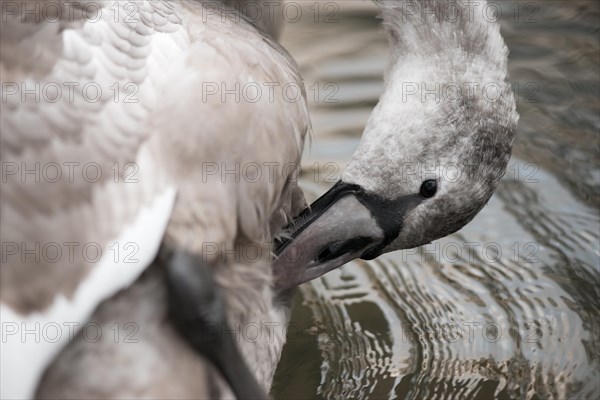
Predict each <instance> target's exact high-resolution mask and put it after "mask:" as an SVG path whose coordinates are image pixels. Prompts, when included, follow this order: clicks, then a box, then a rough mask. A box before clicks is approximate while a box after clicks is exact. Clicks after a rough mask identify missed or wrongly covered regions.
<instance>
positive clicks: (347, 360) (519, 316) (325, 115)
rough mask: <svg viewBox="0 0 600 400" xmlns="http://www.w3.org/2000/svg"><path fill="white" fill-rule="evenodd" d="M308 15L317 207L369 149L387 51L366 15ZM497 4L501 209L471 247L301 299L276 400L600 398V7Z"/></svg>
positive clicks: (347, 273) (332, 278)
mask: <svg viewBox="0 0 600 400" xmlns="http://www.w3.org/2000/svg"><path fill="white" fill-rule="evenodd" d="M301 4H303V12H304V18H303V19H302V20H301V21H300V22H298V23H292V24H288V26H287V27H286V31H285V33H284V43H285V45H286V47H287V48H288V49H290V51H291V52H292V54H293V55H294V56H295V57H296V59H297V60H298V62H299V63H300V65H301V67H302V70H303V73H304V76H305V78H306V82H307V87H308V89H309V96H312V98H313V104H312V105H311V107H312V118H313V123H314V128H315V140H314V142H313V144H312V148H311V149H310V151H307V153H306V155H305V160H304V175H303V186H304V188H305V189H306V193H307V196H308V197H309V198H310V199H311V200H312V199H314V198H316V197H317V196H318V195H319V194H321V193H323V192H324V191H325V190H326V188H327V187H328V186H329V185H331V184H332V183H333V182H335V181H336V180H337V177H338V174H339V172H340V171H341V170H342V169H343V167H344V165H345V163H346V162H347V160H348V159H349V157H350V156H351V154H352V153H353V151H354V149H355V148H356V146H357V144H358V140H359V138H360V134H361V133H362V129H363V127H364V124H365V122H366V119H367V118H368V115H369V113H370V110H371V109H372V107H373V106H374V105H375V104H376V101H377V98H378V96H379V94H380V93H381V90H382V87H383V85H382V73H383V70H384V67H385V61H386V54H387V42H386V39H385V36H384V35H383V33H382V32H381V29H380V27H379V24H378V21H377V20H376V19H375V12H376V10H375V8H374V7H373V6H372V4H370V3H369V2H366V1H346V2H338V3H333V2H326V1H322V2H321V4H320V7H319V10H320V13H319V15H317V16H315V11H314V6H313V9H309V6H311V5H314V3H313V2H303V3H301ZM496 4H499V6H500V7H501V10H502V28H503V34H504V37H505V40H506V42H507V44H508V46H509V48H510V50H511V54H510V64H509V66H510V74H511V80H512V81H513V82H515V84H514V88H515V92H516V93H517V96H518V111H519V113H520V115H521V119H520V123H519V132H518V138H517V141H516V143H515V148H514V152H513V154H514V157H513V161H512V163H511V166H510V168H509V170H508V172H507V174H506V176H505V178H504V180H503V181H502V183H501V185H500V187H499V189H498V191H497V193H496V195H495V196H494V197H493V199H492V201H491V202H490V203H489V205H488V206H487V207H486V208H485V209H484V210H483V211H482V212H481V213H480V214H479V216H478V217H477V218H476V219H475V220H474V221H473V222H471V223H470V224H469V225H468V226H467V227H465V228H464V229H463V230H461V231H460V232H459V233H456V234H454V235H452V236H450V237H448V238H446V239H444V240H440V241H438V242H436V243H433V244H430V245H428V246H425V247H423V248H421V249H417V250H413V251H405V252H399V253H394V254H389V255H386V256H383V257H380V258H379V259H377V260H375V261H372V262H364V261H358V262H353V263H350V264H348V265H346V266H344V267H343V268H341V269H340V270H338V271H334V272H332V273H330V274H328V275H327V276H325V277H323V278H322V279H319V280H317V281H314V282H311V283H309V284H305V285H304V286H302V287H301V289H300V290H299V293H298V296H297V298H296V306H295V308H294V312H293V317H292V324H293V325H292V327H290V329H289V331H288V344H287V345H286V347H285V349H284V353H283V356H282V361H281V363H280V365H279V367H278V371H277V374H276V377H275V381H274V385H273V390H272V395H273V396H274V397H275V398H276V399H300V398H319V399H321V398H323V399H325V398H326V399H375V398H377V399H379V398H381V399H387V398H390V399H392V398H399V399H405V398H407V399H492V398H498V399H552V398H556V399H598V398H600V315H599V314H600V261H599V260H600V245H599V236H600V212H599V207H598V206H599V204H598V203H599V201H600V136H599V130H600V117H599V113H600V110H599V109H600V100H599V99H600V76H599V75H600V45H599V28H598V26H599V18H600V7H599V4H600V3H599V2H597V1H537V2H531V1H528V2H512V1H506V2H503V3H501V4H500V3H496ZM515 10H518V14H517V13H516V12H515ZM331 12H333V15H332V16H331V18H330V19H329V20H328V21H329V22H330V23H325V22H324V20H325V19H326V17H327V16H328V15H329V14H330V13H331ZM315 19H316V20H318V21H320V23H315V22H314V21H315ZM315 82H317V84H316V85H317V86H314V85H315ZM329 82H332V83H333V84H334V85H331V86H327V83H329ZM311 87H312V88H311ZM317 87H318V88H319V91H318V92H317ZM328 96H329V97H328ZM315 97H316V98H315ZM314 100H317V101H314ZM336 100H337V102H336Z"/></svg>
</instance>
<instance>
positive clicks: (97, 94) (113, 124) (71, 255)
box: [0, 1, 187, 398]
mask: <svg viewBox="0 0 600 400" xmlns="http://www.w3.org/2000/svg"><path fill="white" fill-rule="evenodd" d="M57 6H60V7H61V8H57ZM0 26H1V35H0V38H1V39H0V56H1V57H0V74H1V75H0V76H1V80H2V97H3V98H2V102H1V104H0V106H1V108H2V109H1V113H0V133H1V135H0V140H1V147H0V158H1V163H2V190H1V192H0V213H1V216H2V224H1V226H0V230H1V237H2V249H1V250H2V251H1V254H2V260H1V261H2V264H1V269H0V274H1V280H0V287H1V289H2V290H1V291H0V300H1V305H0V320H1V321H0V322H1V324H2V343H1V354H2V356H1V371H2V373H1V381H0V387H1V388H2V389H1V397H2V398H28V397H31V396H32V394H33V391H34V390H35V386H36V384H37V381H38V379H39V378H40V375H41V374H42V373H43V370H44V368H45V366H46V365H47V364H48V363H49V362H50V360H51V359H52V357H53V356H54V355H55V354H56V353H57V352H58V351H59V350H60V349H61V348H62V346H63V345H64V344H65V343H67V342H68V341H69V339H70V338H72V336H73V335H74V333H76V332H77V331H78V329H79V328H81V327H82V326H84V324H85V322H86V321H87V319H88V317H89V316H90V314H91V313H92V312H93V310H94V309H95V307H96V306H97V305H98V303H100V302H101V301H102V300H103V299H106V298H107V297H109V296H111V295H113V294H114V293H116V292H117V291H118V290H120V289H122V288H124V287H127V286H128V285H130V284H131V283H132V282H133V281H134V280H135V279H136V278H137V277H138V276H139V274H140V273H141V272H142V271H143V270H144V269H145V267H146V266H147V265H148V264H149V263H150V262H151V260H152V259H153V257H154V255H155V253H156V251H157V249H158V246H159V245H160V241H161V238H162V236H163V233H164V230H165V226H166V224H167V221H168V219H169V216H170V214H171V209H172V205H173V202H174V198H175V192H176V190H175V188H174V187H173V186H171V184H170V182H169V181H168V179H167V178H166V177H165V176H164V174H163V173H162V169H161V168H160V165H157V161H155V160H156V158H155V157H154V154H155V152H156V149H155V147H154V146H153V140H152V138H153V135H152V126H151V123H149V122H148V121H149V119H150V118H149V115H151V114H152V113H155V112H156V106H155V104H156V103H158V102H157V98H158V97H159V96H160V93H157V90H156V88H158V87H161V84H164V82H162V81H161V79H162V71H164V70H165V69H166V68H167V66H168V64H169V62H170V61H171V60H172V58H174V57H177V55H178V52H181V51H182V49H184V48H185V47H186V40H187V39H186V35H185V33H184V32H183V29H182V28H181V25H180V21H179V19H178V17H177V15H176V13H175V12H174V10H173V9H172V8H171V5H169V3H166V2H159V1H151V2H101V3H100V2H96V1H93V2H92V1H90V2H86V1H80V2H74V3H70V2H58V3H52V5H51V6H50V5H49V3H45V2H41V1H40V2H33V1H32V2H18V3H17V2H15V3H10V4H9V3H7V4H3V7H2V23H1V25H0ZM102 334H104V335H106V334H108V333H107V332H104V333H102ZM94 335H95V333H94ZM94 340H96V339H94Z"/></svg>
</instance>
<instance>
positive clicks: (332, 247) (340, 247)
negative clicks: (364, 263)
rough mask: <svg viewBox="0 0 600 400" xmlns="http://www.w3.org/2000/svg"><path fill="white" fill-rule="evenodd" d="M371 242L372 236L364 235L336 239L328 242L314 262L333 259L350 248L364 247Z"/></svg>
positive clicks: (349, 250) (348, 251)
mask: <svg viewBox="0 0 600 400" xmlns="http://www.w3.org/2000/svg"><path fill="white" fill-rule="evenodd" d="M372 242H373V239H372V238H369V237H364V236H359V237H355V238H352V239H350V240H338V241H336V242H333V243H330V244H328V245H327V246H326V247H325V248H324V249H323V250H321V252H320V253H319V254H318V255H317V258H316V259H315V262H317V263H323V262H326V261H330V260H334V259H336V258H338V257H341V256H343V255H344V254H347V253H350V252H351V251H352V250H355V249H361V248H364V247H365V246H367V245H368V244H370V243H372Z"/></svg>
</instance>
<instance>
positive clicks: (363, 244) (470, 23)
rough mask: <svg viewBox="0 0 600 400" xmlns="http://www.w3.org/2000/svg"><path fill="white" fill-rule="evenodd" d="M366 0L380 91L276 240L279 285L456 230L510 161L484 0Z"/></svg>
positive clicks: (509, 106)
mask: <svg viewBox="0 0 600 400" xmlns="http://www.w3.org/2000/svg"><path fill="white" fill-rule="evenodd" d="M377 3H378V5H379V6H380V8H381V10H382V15H383V20H384V23H385V25H386V27H387V29H388V31H389V36H390V46H391V57H390V62H389V66H388V69H387V71H386V78H385V81H386V85H385V91H384V93H383V95H382V96H381V99H380V101H379V104H378V105H377V106H376V107H375V109H374V111H373V113H372V115H371V117H370V119H369V121H368V123H367V126H366V129H365V132H364V134H363V137H362V140H361V143H360V145H359V148H358V150H357V151H356V153H355V154H354V156H353V157H352V161H351V162H350V164H349V165H348V167H347V169H346V170H345V172H344V173H343V175H342V179H341V180H340V181H339V182H338V183H337V184H336V185H335V186H334V187H333V188H332V189H331V190H329V191H328V192H327V193H325V194H324V195H323V196H322V197H321V198H319V199H318V200H317V201H315V202H314V203H313V204H312V205H311V207H309V209H307V210H305V211H304V212H303V213H302V214H301V215H300V216H299V217H298V218H297V219H296V220H295V221H294V222H293V223H292V224H291V225H290V227H289V228H288V236H287V238H286V239H285V240H284V241H283V242H281V243H280V244H279V246H278V247H277V249H276V253H277V255H278V258H277V260H276V261H275V263H274V274H275V278H276V285H275V286H276V287H277V288H278V289H279V290H281V291H282V292H285V291H287V290H289V289H292V288H294V287H295V286H297V285H298V284H300V283H302V282H306V281H309V280H311V279H314V278H317V277H319V276H321V275H323V274H324V273H326V272H328V271H330V270H332V269H335V268H337V267H339V266H340V265H342V264H344V263H346V262H348V261H350V260H352V259H354V258H357V257H360V258H363V259H373V258H375V257H378V256H379V255H381V254H382V253H387V252H390V251H394V250H400V249H408V248H413V247H417V246H421V245H424V244H427V243H429V242H431V241H432V240H435V239H439V238H441V237H444V236H446V235H449V234H451V233H453V232H455V231H457V230H459V229H461V228H462V227H463V226H464V225H465V224H467V223H468V222H469V221H471V220H472V219H473V217H475V215H476V214H477V213H478V212H479V211H480V210H481V209H482V208H483V207H484V206H485V204H486V203H487V202H488V200H489V199H490V197H491V196H492V194H493V193H494V190H495V189H496V187H497V185H498V182H499V181H500V178H501V177H502V176H503V175H504V172H505V169H506V165H507V162H508V160H509V158H510V153H511V148H512V143H513V139H514V136H515V131H516V128H517V121H518V114H517V112H516V110H515V108H516V105H515V99H514V96H513V93H512V90H511V87H510V84H509V81H508V79H507V54H508V50H507V48H506V46H505V44H504V41H503V40H502V36H501V35H500V31H499V27H498V25H497V24H496V23H494V22H493V21H489V19H490V18H489V17H488V15H487V10H486V4H485V2H481V1H480V2H472V3H470V2H463V1H439V0H421V1H416V0H403V1H391V0H380V1H377Z"/></svg>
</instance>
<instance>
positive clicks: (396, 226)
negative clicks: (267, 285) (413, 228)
mask: <svg viewBox="0 0 600 400" xmlns="http://www.w3.org/2000/svg"><path fill="white" fill-rule="evenodd" d="M347 195H354V196H355V197H356V199H357V200H358V201H360V202H361V203H362V204H363V205H364V206H365V207H367V208H368V209H369V211H370V212H371V214H372V216H373V218H374V219H375V220H376V222H377V224H378V225H379V227H380V228H381V229H382V230H383V232H384V234H385V239H384V240H383V241H382V242H381V243H379V244H378V245H377V246H374V247H371V248H369V249H368V250H367V251H365V252H364V253H363V254H362V255H361V258H362V259H364V260H372V259H374V258H377V257H378V256H379V255H381V253H382V252H383V249H384V248H385V247H386V246H387V245H388V244H390V243H391V242H393V241H394V240H395V239H396V238H397V237H398V235H399V234H400V231H401V230H402V226H403V222H404V216H405V215H406V213H407V212H408V211H410V210H411V209H413V208H414V207H416V206H418V205H419V204H420V203H421V202H422V201H423V200H425V198H424V197H422V196H420V195H419V194H418V193H417V194H413V195H408V196H403V197H401V198H399V199H395V200H390V199H386V198H383V197H381V196H378V195H376V194H373V193H369V192H367V191H365V190H364V189H363V188H362V187H360V186H359V185H355V184H349V183H345V182H342V181H338V182H337V183H336V184H335V185H334V186H333V187H332V188H331V189H329V191H327V192H326V193H325V194H324V195H323V196H321V197H319V198H318V199H317V200H315V202H314V203H312V204H311V205H310V206H309V207H308V208H306V209H305V210H304V211H302V212H301V213H300V215H299V216H298V217H297V218H296V219H295V220H294V221H292V223H290V224H289V225H288V226H287V227H286V228H285V229H284V232H288V233H289V236H288V237H286V238H285V239H283V240H280V241H277V242H276V243H275V249H274V252H275V255H276V256H279V255H280V254H281V253H282V252H283V251H284V250H285V248H286V247H287V246H288V245H289V244H290V243H292V242H293V240H294V239H295V238H296V237H297V236H298V235H300V233H302V231H303V230H304V229H306V228H307V227H308V226H309V225H310V224H311V223H312V222H313V221H315V220H316V219H318V218H319V217H320V216H321V215H322V214H323V213H324V212H325V211H327V210H328V209H329V207H331V206H332V205H333V204H334V203H335V202H336V201H338V200H339V199H341V198H342V197H344V196H347ZM367 240H369V239H368V238H364V237H357V238H354V239H351V240H346V241H340V242H333V243H330V244H328V245H327V246H326V247H325V248H324V249H323V250H322V251H321V252H320V253H319V255H318V256H317V258H316V260H315V261H328V260H332V259H334V258H337V257H339V256H341V255H342V254H344V253H347V252H349V251H351V250H354V249H357V248H360V246H362V247H364V246H365V245H367V244H368V241H367ZM342 242H343V243H342Z"/></svg>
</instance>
